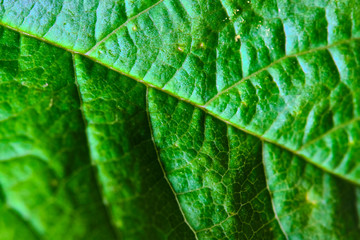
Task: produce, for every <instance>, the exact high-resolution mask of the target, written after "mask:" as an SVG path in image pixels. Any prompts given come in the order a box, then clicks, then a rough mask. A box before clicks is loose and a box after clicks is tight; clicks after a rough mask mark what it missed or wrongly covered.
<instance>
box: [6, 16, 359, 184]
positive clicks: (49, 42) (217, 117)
mask: <svg viewBox="0 0 360 240" xmlns="http://www.w3.org/2000/svg"><path fill="white" fill-rule="evenodd" d="M0 26H3V27H5V28H8V29H11V30H13V31H16V32H18V33H20V34H23V35H26V36H29V37H32V38H35V39H37V40H39V41H42V42H45V43H47V44H50V45H53V46H55V47H59V48H61V49H64V50H65V51H67V52H70V53H72V54H78V55H82V56H84V57H86V58H88V59H90V60H92V61H94V62H95V63H98V64H100V65H102V66H105V67H107V68H108V69H111V70H113V71H115V72H118V73H119V74H121V75H124V76H126V77H128V78H131V79H133V80H135V81H137V82H140V83H142V84H144V85H145V86H147V87H151V88H154V89H157V90H159V91H161V92H164V93H166V94H168V95H170V96H172V97H174V98H176V99H178V100H180V101H183V102H186V103H188V104H190V105H192V106H194V107H196V108H199V109H201V110H203V111H204V112H205V113H206V114H209V115H211V116H213V117H214V118H216V119H218V120H220V121H222V122H224V123H226V124H228V125H230V126H232V127H234V128H237V129H239V130H241V131H243V132H245V133H247V134H250V135H252V136H254V137H257V138H259V139H260V140H261V141H263V142H268V143H271V144H274V145H276V146H278V147H280V148H282V149H284V150H286V151H289V152H291V153H292V154H294V155H295V156H298V157H300V158H302V159H304V160H305V161H307V162H308V163H310V164H312V165H314V166H316V167H317V168H319V169H321V170H322V171H324V172H327V173H330V174H332V175H335V176H337V177H339V178H341V179H344V180H346V181H349V182H351V183H353V184H355V185H359V183H357V182H355V181H354V180H352V179H348V178H345V177H344V176H343V175H340V174H338V173H336V172H333V171H330V170H329V169H326V168H324V167H323V166H321V165H319V164H317V163H316V162H314V161H311V159H308V158H307V157H306V156H304V155H302V154H300V153H298V152H297V151H295V150H293V149H290V148H288V147H287V146H284V145H281V144H279V143H277V142H275V141H274V140H271V139H266V138H264V137H263V136H262V135H259V134H257V133H254V132H251V131H249V130H247V129H244V128H242V127H240V126H238V125H236V124H234V123H231V122H229V121H227V120H225V119H223V118H222V117H221V116H219V115H217V114H215V113H213V112H211V111H209V110H208V109H206V108H205V107H206V106H207V105H208V103H209V102H210V101H212V99H210V100H209V101H208V103H207V104H206V105H197V104H196V103H194V102H192V101H190V100H188V99H185V98H182V97H180V96H178V95H175V94H174V93H172V92H170V91H168V90H165V89H162V88H161V87H158V86H155V85H152V84H150V83H148V82H145V81H144V80H142V79H138V78H136V77H134V76H132V75H130V74H127V73H125V72H123V71H121V70H118V69H116V68H114V67H112V66H109V65H107V64H106V63H103V62H100V61H99V60H98V59H96V58H94V57H92V56H89V55H86V54H84V53H81V52H77V51H74V50H72V49H68V48H65V47H63V46H61V45H59V44H57V43H55V42H51V41H49V40H47V39H44V38H42V37H38V36H35V35H33V34H29V33H27V32H24V31H22V30H20V29H17V28H14V27H11V26H8V25H5V24H4V23H2V22H0ZM359 39H360V38H350V39H346V40H343V41H339V42H337V43H334V44H332V45H328V46H323V47H318V48H314V49H311V50H308V51H305V52H300V53H297V54H294V56H299V55H304V54H308V53H312V52H315V51H320V50H323V49H328V48H330V47H334V46H337V45H340V44H344V43H348V42H351V41H354V40H359ZM292 56H293V55H288V56H284V57H282V58H280V59H282V60H285V59H287V58H289V57H292ZM280 59H278V60H277V61H275V62H276V63H279V62H280ZM275 62H273V63H271V64H269V65H267V66H265V67H264V68H262V69H260V70H258V71H256V72H254V73H252V74H250V75H249V76H247V77H245V78H243V79H241V80H240V81H239V82H237V83H235V84H234V85H238V84H239V83H241V82H242V81H244V80H246V79H248V78H250V77H252V76H254V75H256V74H259V73H260V72H262V71H265V70H266V69H268V68H269V67H271V66H273V65H274V63H275ZM234 85H232V86H230V87H228V88H227V89H225V90H223V91H221V92H226V90H229V89H230V88H233V87H234ZM217 95H219V94H217Z"/></svg>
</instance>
